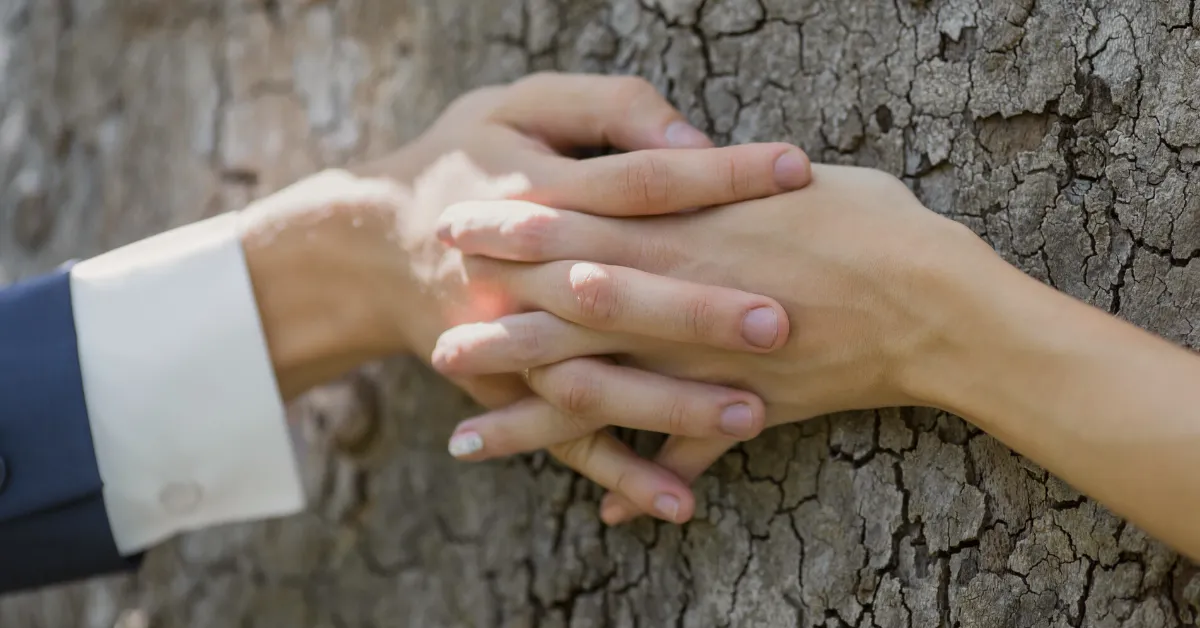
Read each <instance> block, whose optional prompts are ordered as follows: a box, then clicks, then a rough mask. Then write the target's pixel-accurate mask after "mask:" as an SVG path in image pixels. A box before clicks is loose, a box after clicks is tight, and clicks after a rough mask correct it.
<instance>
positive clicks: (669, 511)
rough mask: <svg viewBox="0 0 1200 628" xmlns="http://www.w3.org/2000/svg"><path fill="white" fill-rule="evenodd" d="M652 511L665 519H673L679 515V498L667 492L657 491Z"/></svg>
mask: <svg viewBox="0 0 1200 628" xmlns="http://www.w3.org/2000/svg"><path fill="white" fill-rule="evenodd" d="M654 511H655V512H657V513H658V514H659V516H661V517H662V518H663V519H666V520H667V521H675V520H676V517H678V516H679V498H678V497H675V496H674V495H671V494H668V493H659V494H658V496H657V497H655V498H654Z"/></svg>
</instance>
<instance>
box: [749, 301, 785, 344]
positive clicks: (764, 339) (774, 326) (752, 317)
mask: <svg viewBox="0 0 1200 628" xmlns="http://www.w3.org/2000/svg"><path fill="white" fill-rule="evenodd" d="M742 338H745V339H746V342H748V343H750V344H752V345H754V346H756V347H761V348H763V349H769V348H771V347H773V346H775V340H776V339H778V338H779V317H778V316H776V315H775V310H774V309H772V308H769V307H760V308H755V309H753V310H750V312H749V313H748V314H746V317H745V318H743V319H742Z"/></svg>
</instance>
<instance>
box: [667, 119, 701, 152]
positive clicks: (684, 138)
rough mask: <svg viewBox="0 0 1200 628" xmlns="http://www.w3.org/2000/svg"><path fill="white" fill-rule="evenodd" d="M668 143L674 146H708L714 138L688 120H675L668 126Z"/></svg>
mask: <svg viewBox="0 0 1200 628" xmlns="http://www.w3.org/2000/svg"><path fill="white" fill-rule="evenodd" d="M667 143H668V144H670V145H671V146H672V147H674V148H708V147H710V146H712V140H710V139H708V136H707V135H705V134H704V133H703V132H702V131H701V130H700V129H697V128H696V127H694V126H692V125H690V124H688V123H687V122H673V123H671V126H669V127H667Z"/></svg>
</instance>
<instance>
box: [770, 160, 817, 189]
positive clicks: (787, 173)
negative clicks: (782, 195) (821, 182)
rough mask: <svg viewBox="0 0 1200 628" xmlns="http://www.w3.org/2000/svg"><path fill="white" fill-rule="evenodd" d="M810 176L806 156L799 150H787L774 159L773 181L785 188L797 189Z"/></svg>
mask: <svg viewBox="0 0 1200 628" xmlns="http://www.w3.org/2000/svg"><path fill="white" fill-rule="evenodd" d="M811 178H812V173H811V171H810V168H809V163H808V158H807V157H805V156H804V153H801V152H800V151H799V150H789V151H788V152H786V153H784V154H782V155H780V156H779V158H778V159H776V160H775V183H776V185H778V186H779V187H781V188H783V189H785V190H798V189H800V188H802V187H804V186H806V185H808V182H809V180H810V179H811Z"/></svg>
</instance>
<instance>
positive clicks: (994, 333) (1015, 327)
mask: <svg viewBox="0 0 1200 628" xmlns="http://www.w3.org/2000/svg"><path fill="white" fill-rule="evenodd" d="M971 270H978V271H979V272H978V273H977V274H975V276H974V277H973V278H972V279H971V280H970V281H969V282H968V283H964V284H963V285H962V289H961V291H960V293H959V294H958V295H957V297H955V298H954V302H955V303H957V305H956V306H955V308H954V309H955V313H954V315H953V319H954V322H952V323H951V324H949V325H948V329H952V330H954V331H953V332H952V334H951V335H950V337H949V340H948V342H946V343H945V344H944V345H943V347H942V350H940V351H938V352H936V353H937V357H936V358H935V359H934V360H931V361H930V362H929V363H928V365H927V366H928V368H927V369H926V371H925V374H924V375H923V376H922V380H923V381H925V382H928V385H927V386H926V388H925V391H924V393H923V394H924V395H925V397H926V398H928V399H929V400H930V401H931V402H932V405H936V406H938V407H942V408H944V409H946V410H949V411H952V412H955V413H957V414H959V415H961V416H963V417H966V418H967V419H969V420H971V421H972V422H974V423H976V424H977V425H978V426H979V427H980V428H982V429H984V430H985V431H987V432H989V433H990V434H992V435H994V436H996V437H997V438H999V439H1000V440H1001V441H1003V442H1005V443H1006V444H1008V445H1009V446H1010V447H1012V448H1013V449H1015V450H1017V451H1018V452H1020V453H1022V454H1024V455H1026V456H1028V457H1029V458H1031V459H1033V460H1034V461H1036V462H1038V463H1039V464H1041V465H1042V466H1043V467H1045V468H1046V469H1048V470H1050V471H1051V472H1053V473H1055V474H1057V475H1059V476H1060V477H1062V478H1063V479H1064V480H1066V481H1067V482H1069V483H1071V484H1072V485H1073V486H1075V487H1076V488H1078V489H1079V490H1080V491H1082V492H1084V493H1086V494H1088V495H1090V496H1092V497H1093V498H1095V499H1097V500H1098V501H1100V502H1101V503H1103V504H1105V505H1106V506H1108V507H1109V508H1110V509H1112V510H1113V511H1114V512H1117V513H1118V514H1121V515H1123V516H1125V517H1127V518H1129V519H1130V520H1131V521H1133V522H1134V523H1136V524H1137V525H1139V526H1141V527H1143V528H1144V529H1146V530H1147V531H1148V532H1150V533H1151V534H1153V535H1155V536H1157V537H1159V538H1161V539H1163V540H1164V541H1166V542H1168V543H1170V544H1172V545H1174V546H1175V547H1177V548H1178V549H1180V550H1181V551H1183V552H1185V553H1188V554H1189V555H1191V556H1200V533H1198V532H1197V530H1200V528H1197V527H1196V521H1198V520H1200V455H1197V451H1200V358H1197V357H1196V356H1194V355H1192V354H1191V353H1189V352H1188V351H1186V350H1184V349H1181V348H1179V347H1176V346H1174V345H1172V344H1170V343H1168V342H1167V341H1165V340H1163V339H1161V338H1158V337H1156V336H1154V335H1152V334H1150V333H1148V332H1146V331H1143V330H1141V329H1138V328H1136V327H1134V326H1133V325H1130V324H1128V323H1125V322H1123V321H1120V320H1118V319H1116V318H1114V317H1112V316H1110V315H1108V314H1107V313H1106V312H1102V311H1100V310H1097V309H1095V308H1092V307H1090V306H1087V305H1085V304H1083V303H1081V302H1079V301H1076V300H1074V299H1072V298H1070V297H1068V296H1066V295H1063V294H1060V293H1058V292H1056V291H1054V290H1052V289H1050V288H1049V287H1046V286H1044V285H1042V284H1040V283H1038V282H1036V281H1034V280H1032V279H1030V278H1028V277H1026V276H1024V275H1023V274H1021V273H1020V272H1018V271H1017V270H1015V269H1013V268H1011V267H1009V266H1007V265H1005V264H1003V263H1002V262H1000V261H999V260H994V262H989V263H983V264H981V266H980V268H978V269H971Z"/></svg>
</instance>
